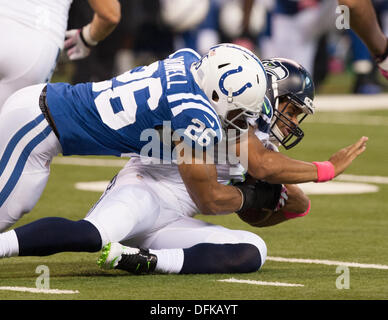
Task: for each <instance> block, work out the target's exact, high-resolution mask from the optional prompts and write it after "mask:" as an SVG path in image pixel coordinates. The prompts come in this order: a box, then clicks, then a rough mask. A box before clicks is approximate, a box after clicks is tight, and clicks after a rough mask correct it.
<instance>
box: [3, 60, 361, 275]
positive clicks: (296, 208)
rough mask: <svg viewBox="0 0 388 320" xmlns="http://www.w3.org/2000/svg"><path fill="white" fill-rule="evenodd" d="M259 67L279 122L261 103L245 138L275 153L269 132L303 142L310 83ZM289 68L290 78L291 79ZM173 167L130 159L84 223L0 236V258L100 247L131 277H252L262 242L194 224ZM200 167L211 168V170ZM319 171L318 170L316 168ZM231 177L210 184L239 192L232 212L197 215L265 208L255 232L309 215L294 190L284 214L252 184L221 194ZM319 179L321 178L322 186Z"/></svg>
mask: <svg viewBox="0 0 388 320" xmlns="http://www.w3.org/2000/svg"><path fill="white" fill-rule="evenodd" d="M287 64H288V66H289V67H287ZM265 65H266V69H267V70H268V72H269V73H270V74H271V76H272V78H273V84H272V85H271V90H270V91H269V95H270V96H271V94H273V97H274V99H272V100H273V103H274V105H275V106H277V107H278V111H279V112H278V113H277V116H276V119H279V120H277V121H276V122H275V121H274V123H273V124H272V125H271V118H272V109H271V105H270V104H267V102H266V103H265V104H264V105H263V109H264V111H263V112H262V113H261V116H260V118H259V120H258V121H257V122H255V121H253V123H252V120H251V124H253V125H256V126H257V128H256V129H255V128H254V127H253V126H251V127H250V129H249V130H252V133H253V135H254V137H255V139H257V136H258V137H260V139H261V141H262V142H259V143H263V144H265V145H266V146H267V148H269V149H276V146H274V145H273V144H271V143H270V141H269V140H268V138H269V130H270V128H271V127H272V128H273V129H272V131H273V132H275V131H276V134H277V137H276V138H275V139H276V140H275V143H281V144H283V145H286V146H290V145H289V144H287V143H288V141H290V139H288V136H295V137H296V139H297V140H298V141H300V139H301V137H303V132H302V131H301V130H300V128H299V127H298V122H299V121H300V119H299V116H300V114H310V113H312V112H313V107H312V98H313V96H311V94H313V83H312V82H311V78H310V76H309V75H308V74H307V73H305V72H303V69H301V68H299V66H298V65H296V64H293V63H292V62H290V61H285V60H281V59H280V60H269V61H266V62H265ZM216 66H218V64H216ZM291 67H293V68H294V70H295V69H296V70H297V72H295V71H294V72H292V73H291V71H292V70H291ZM307 78H309V79H308V80H307ZM295 82H297V84H295ZM283 83H286V84H287V86H288V87H290V88H291V90H293V91H294V92H290V89H289V90H283V87H284V86H282V84H283ZM298 84H299V87H298ZM300 86H302V90H300ZM306 88H307V89H306ZM301 98H302V99H301ZM278 121H280V122H278ZM275 127H276V128H277V129H275ZM256 134H257V136H256ZM252 139H253V138H252ZM258 141H259V140H258ZM295 144H296V143H293V145H295ZM361 144H363V142H361ZM359 148H361V149H364V147H363V146H361V145H359V146H358V144H356V145H352V146H351V147H350V148H345V149H343V150H342V151H340V152H339V153H337V154H336V155H335V156H334V157H332V158H331V161H333V162H334V163H335V162H336V158H338V157H339V158H343V157H346V158H349V157H350V154H352V153H354V152H355V153H358V152H356V149H359ZM263 149H265V147H264V146H263ZM263 149H262V150H263ZM350 149H354V150H353V151H352V150H350ZM265 150H267V149H265ZM361 151H362V150H361ZM268 152H270V153H273V154H274V155H275V154H278V153H275V152H273V151H268ZM346 154H348V155H346ZM348 161H349V160H348ZM179 166H180V165H178V166H177V165H175V164H160V165H155V164H144V162H142V161H141V159H140V158H139V157H133V158H132V159H131V160H130V161H129V162H128V165H126V167H125V168H124V169H123V170H121V171H120V173H119V174H118V175H117V176H116V177H115V178H114V179H113V180H112V182H111V184H110V185H109V186H108V188H107V190H106V192H105V193H104V194H103V196H102V197H101V199H100V200H99V201H98V202H97V203H96V205H95V206H94V207H93V208H92V209H91V210H90V212H89V214H88V215H87V217H86V218H85V219H82V220H80V221H70V220H67V219H63V218H44V219H40V220H38V221H36V222H33V223H30V224H28V225H26V226H22V227H20V228H16V229H15V230H11V231H8V232H5V233H3V234H0V256H1V257H9V256H17V255H19V256H26V255H38V256H41V255H49V254H53V253H56V252H62V251H87V252H95V251H98V250H100V249H101V247H102V246H104V245H107V246H106V247H105V248H104V251H103V254H102V256H101V258H100V260H99V264H100V265H101V266H108V267H111V268H118V269H124V270H128V271H131V272H134V273H142V272H151V271H158V272H166V273H217V272H252V271H255V270H258V269H259V268H260V267H261V266H262V265H263V263H264V261H265V258H266V250H267V249H266V245H265V243H264V241H263V240H262V239H261V238H260V237H259V236H257V235H255V234H253V233H250V232H247V231H242V230H229V229H226V228H224V227H221V226H216V225H212V224H208V223H205V222H202V221H200V220H197V219H194V218H193V216H194V215H195V214H197V213H199V212H201V211H202V210H201V208H200V206H199V205H197V203H200V202H197V201H200V199H198V198H195V193H194V196H193V194H192V193H191V190H190V188H187V182H186V181H185V179H184V178H183V177H182V176H181V175H180V172H179ZM197 166H203V165H197ZM204 166H205V167H206V168H211V166H210V165H204ZM317 167H320V165H319V164H318V165H317ZM320 168H321V170H322V167H320ZM235 169H236V170H234V171H233V172H234V173H233V174H231V171H230V165H217V171H218V177H217V176H216V180H217V179H218V181H217V183H218V184H220V185H221V186H224V187H225V188H223V189H222V190H223V191H224V192H225V193H230V192H229V191H230V190H234V191H237V194H240V192H241V194H243V195H244V198H243V199H242V198H241V197H240V199H239V200H240V202H239V204H238V206H237V207H236V206H234V205H232V206H230V204H223V203H221V202H222V201H223V199H226V200H224V201H228V200H227V195H223V197H221V196H216V197H215V199H214V200H215V202H214V204H213V205H212V206H211V208H212V209H213V210H215V211H210V212H209V211H206V210H204V211H202V213H205V214H217V213H225V211H226V210H229V212H235V211H237V212H238V213H239V214H240V215H241V217H242V218H243V219H244V220H246V218H247V217H246V216H245V213H246V211H247V210H251V209H253V210H257V211H258V212H259V211H260V210H261V209H262V208H266V209H268V210H269V211H270V213H271V212H272V213H273V214H272V213H271V214H270V215H269V214H268V213H266V214H265V218H263V217H260V216H259V217H256V221H254V225H259V226H264V225H271V224H275V223H279V222H281V221H284V220H286V219H289V218H294V217H297V216H301V215H304V214H306V213H307V212H308V210H309V201H308V198H307V197H306V196H305V195H304V194H303V193H302V192H301V191H300V190H299V189H298V188H297V187H295V186H289V196H290V200H291V202H289V201H287V203H286V206H284V204H285V203H284V201H285V200H286V199H287V195H286V194H285V193H284V190H282V186H281V185H269V184H263V183H254V184H251V185H249V184H236V186H231V185H229V186H228V185H227V182H228V180H230V179H231V178H236V179H240V180H241V173H243V172H244V170H243V168H241V166H240V165H239V164H236V165H235ZM323 170H324V169H323ZM217 171H216V173H217ZM248 171H249V170H248ZM195 172H197V173H198V172H199V171H198V170H197V171H195ZM186 173H187V172H186ZM239 173H240V174H239ZM253 173H254V174H253V175H252V176H253V177H254V178H256V176H255V172H253ZM320 174H321V176H320V178H318V180H320V179H322V181H324V180H326V179H328V178H329V177H328V176H327V173H325V172H321V173H320ZM322 175H323V176H325V175H326V178H324V177H323V176H322ZM185 177H186V178H187V176H185ZM190 177H191V179H192V180H193V181H192V182H191V183H193V184H194V185H195V184H196V183H198V184H199V185H201V186H204V187H206V181H207V180H208V179H207V177H205V178H204V176H203V175H200V176H199V177H198V176H195V175H191V176H190ZM269 178H271V177H269ZM289 179H295V178H293V177H291V178H290V177H289ZM214 185H216V184H214V183H213V182H212V181H211V186H210V187H212V186H214ZM196 187H197V188H198V186H196ZM227 187H229V188H227ZM207 190H208V192H210V193H211V195H213V196H214V195H216V193H214V192H213V190H212V189H211V188H210V189H209V188H208V189H207ZM282 191H283V192H282ZM229 199H231V200H233V194H232V197H231V196H230V195H229ZM241 200H243V201H241ZM282 206H284V208H282ZM204 207H205V208H206V206H204ZM216 210H218V211H216ZM285 210H286V211H285ZM270 216H272V217H270ZM42 235H44V236H42ZM119 241H120V242H122V241H126V243H127V244H129V245H131V246H132V247H123V246H122V245H121V244H117V243H114V244H109V243H111V242H119ZM133 247H144V248H148V249H150V250H148V249H137V248H133Z"/></svg>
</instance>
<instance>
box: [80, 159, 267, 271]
mask: <svg viewBox="0 0 388 320" xmlns="http://www.w3.org/2000/svg"><path fill="white" fill-rule="evenodd" d="M175 170H176V171H177V170H178V169H177V168H175ZM172 174H174V173H173V172H172ZM153 175H154V171H153V169H152V166H150V167H149V169H148V173H147V172H145V171H144V170H137V169H136V166H135V165H133V166H131V161H130V162H129V164H128V165H127V166H126V167H125V168H123V169H122V170H121V171H120V172H119V174H118V175H117V177H115V178H114V179H113V182H111V184H110V185H109V186H108V188H107V190H106V191H105V192H104V194H103V195H102V196H101V198H100V200H99V201H98V202H97V203H96V205H95V206H94V207H93V208H92V209H91V210H90V212H89V213H88V215H87V217H86V218H85V220H87V221H89V222H91V223H92V224H93V225H94V226H95V227H96V228H97V229H98V230H99V232H100V234H101V237H102V245H103V246H104V245H105V244H107V243H109V242H121V243H123V244H125V245H128V246H132V247H143V248H149V249H174V248H189V247H192V246H194V245H196V244H198V243H219V244H221V243H250V244H253V245H255V246H256V247H257V248H258V249H259V251H260V254H261V259H262V264H264V261H265V259H266V255H267V247H266V245H265V242H264V241H263V240H262V239H261V238H260V237H259V236H258V235H256V234H254V233H251V232H248V231H242V230H230V229H227V228H224V227H222V226H219V225H213V224H210V223H207V222H204V221H201V220H198V219H195V218H193V217H192V216H194V215H195V214H196V213H197V212H198V211H197V210H196V211H193V210H195V206H194V205H191V206H190V205H188V204H186V203H189V202H191V203H192V200H191V199H190V196H189V194H188V193H187V191H182V188H181V185H180V184H179V183H174V182H171V183H168V182H166V181H165V180H159V179H155V178H153ZM182 185H183V184H182Z"/></svg>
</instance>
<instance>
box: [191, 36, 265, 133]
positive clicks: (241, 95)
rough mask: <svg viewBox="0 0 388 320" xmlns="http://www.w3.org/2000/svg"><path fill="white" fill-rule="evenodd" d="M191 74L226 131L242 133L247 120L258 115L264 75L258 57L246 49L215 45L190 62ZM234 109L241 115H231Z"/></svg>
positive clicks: (262, 100)
mask: <svg viewBox="0 0 388 320" xmlns="http://www.w3.org/2000/svg"><path fill="white" fill-rule="evenodd" d="M191 72H192V74H193V76H194V79H195V81H196V82H197V84H198V85H199V87H200V88H201V89H202V90H203V91H204V92H205V94H206V96H207V97H208V99H209V101H210V103H211V105H212V106H213V107H214V109H215V111H216V112H217V114H218V116H219V117H220V120H221V123H222V125H223V127H224V128H225V129H226V128H230V127H233V128H235V129H237V130H238V132H239V134H241V133H244V132H245V131H247V130H248V119H247V118H249V117H258V116H260V112H261V107H262V104H263V102H264V96H265V92H266V90H267V76H266V72H265V70H264V67H263V65H262V64H261V61H260V60H259V58H258V57H257V56H256V55H255V54H254V53H252V52H251V51H249V50H248V49H246V48H244V47H241V46H238V45H235V44H229V43H224V44H220V45H217V46H214V47H212V48H210V50H209V52H208V53H207V54H206V55H204V56H203V57H202V58H201V60H199V61H198V62H196V63H193V65H192V66H191ZM234 110H241V112H238V111H236V112H233V113H232V114H230V112H231V111H234Z"/></svg>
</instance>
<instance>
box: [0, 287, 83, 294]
mask: <svg viewBox="0 0 388 320" xmlns="http://www.w3.org/2000/svg"><path fill="white" fill-rule="evenodd" d="M0 290H5V291H18V292H30V293H46V294H75V293H79V291H78V290H75V291H74V290H59V289H39V288H28V287H0Z"/></svg>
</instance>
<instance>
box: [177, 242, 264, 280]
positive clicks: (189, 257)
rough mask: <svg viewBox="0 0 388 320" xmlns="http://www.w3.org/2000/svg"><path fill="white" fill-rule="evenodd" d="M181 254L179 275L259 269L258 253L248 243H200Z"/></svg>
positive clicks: (259, 258) (259, 257) (255, 248)
mask: <svg viewBox="0 0 388 320" xmlns="http://www.w3.org/2000/svg"><path fill="white" fill-rule="evenodd" d="M183 253H184V261H183V267H182V270H181V272H180V273H245V272H254V271H257V270H259V269H260V267H261V256H260V252H259V250H258V249H257V247H256V246H254V245H253V244H249V243H237V244H214V243H200V244H197V245H195V246H193V247H191V248H187V249H183Z"/></svg>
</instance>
